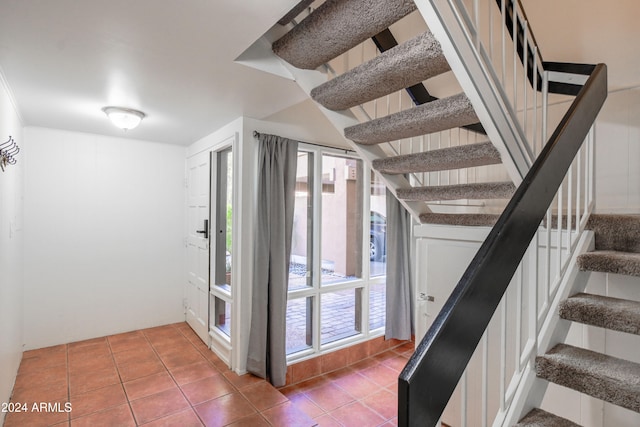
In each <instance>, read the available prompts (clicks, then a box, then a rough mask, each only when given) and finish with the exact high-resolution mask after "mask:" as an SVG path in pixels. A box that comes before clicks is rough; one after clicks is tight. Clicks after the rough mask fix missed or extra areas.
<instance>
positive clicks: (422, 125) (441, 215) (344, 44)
mask: <svg viewBox="0 0 640 427" xmlns="http://www.w3.org/2000/svg"><path fill="white" fill-rule="evenodd" d="M415 10H416V6H415V4H414V3H413V1H411V0H393V1H377V0H339V1H336V0H327V1H325V2H324V3H322V4H321V5H320V6H319V7H318V8H317V9H316V10H314V11H313V12H312V13H311V14H309V15H308V16H307V17H306V18H304V19H303V20H302V21H301V22H300V23H299V24H298V25H296V26H295V27H293V28H292V29H291V30H290V31H289V32H287V33H286V34H285V35H284V36H282V37H281V38H279V39H278V40H276V41H275V42H274V43H273V46H272V48H273V52H274V53H275V54H276V55H278V56H279V57H280V58H282V59H283V60H285V61H286V62H288V63H289V64H291V65H292V66H294V67H297V68H301V69H309V70H313V69H316V68H318V67H320V66H322V65H323V64H325V63H329V62H331V61H332V60H334V59H335V58H336V57H338V56H339V55H342V54H344V53H345V52H347V51H349V50H350V49H352V48H354V47H355V46H357V45H360V44H361V43H362V42H364V41H366V40H367V39H369V38H371V37H374V36H376V35H377V34H379V33H380V32H382V31H383V30H385V31H388V30H387V28H389V27H390V26H392V25H393V24H394V23H396V22H398V21H399V20H401V19H402V18H404V17H406V16H407V15H409V14H410V13H412V12H414V11H415ZM449 71H450V67H449V64H448V62H447V60H446V58H445V56H444V54H443V52H442V49H441V48H440V44H439V43H438V41H437V40H436V39H435V37H434V36H433V34H431V33H430V32H429V31H426V32H423V33H421V34H418V35H417V36H415V37H413V38H411V39H409V40H408V41H406V42H404V43H401V44H399V45H397V46H395V47H393V48H391V49H389V50H386V51H384V52H382V53H381V54H379V55H377V56H375V57H374V58H373V59H371V60H368V61H365V62H363V63H361V64H359V65H357V66H355V67H353V68H351V69H349V70H347V71H346V72H344V73H343V74H340V75H338V76H336V77H334V78H332V79H330V80H328V81H327V82H325V83H323V84H321V85H319V86H316V87H314V88H313V89H312V90H311V91H310V96H311V97H312V98H313V99H314V100H315V101H316V102H318V103H319V104H320V105H322V106H323V107H324V108H326V109H328V110H331V111H338V112H340V111H343V110H348V109H350V108H356V107H359V106H361V105H363V104H365V103H367V102H370V101H374V100H377V99H379V98H382V97H385V96H387V95H391V94H393V93H396V92H397V91H402V90H405V89H406V88H410V87H412V86H415V85H417V84H421V83H423V82H427V84H428V81H429V80H430V79H433V78H435V77H437V76H440V75H442V74H443V73H447V72H449ZM478 121H479V120H478V116H477V115H476V113H475V111H474V108H473V106H472V104H471V102H470V100H469V98H468V97H467V96H466V95H465V94H464V93H458V94H454V95H452V96H448V97H444V98H441V99H436V100H434V101H431V102H428V103H424V104H421V105H417V106H415V107H413V108H409V109H405V110H402V111H398V112H395V113H392V114H388V115H384V116H382V117H375V118H372V119H370V120H367V121H364V122H362V123H358V124H355V125H351V126H348V127H346V128H344V129H343V132H344V135H345V137H346V138H347V139H349V140H351V141H352V142H353V144H355V145H356V146H358V147H359V148H360V149H364V150H366V149H367V147H371V146H379V145H381V144H385V143H391V142H394V141H398V143H397V144H398V145H400V144H404V145H409V144H410V141H411V140H412V138H425V136H426V135H433V134H437V133H441V132H443V131H449V130H451V129H458V128H462V127H465V126H468V125H474V124H477V123H478ZM398 145H396V146H398ZM396 151H402V148H399V149H398V150H396ZM383 153H384V154H383V155H376V156H375V158H374V159H373V162H372V168H373V169H374V170H376V171H377V172H379V173H381V174H383V176H386V177H387V178H388V177H389V176H392V175H395V176H403V175H404V176H411V177H412V178H415V177H416V176H421V177H425V176H426V174H430V173H434V172H444V173H448V172H450V173H454V174H458V175H457V176H460V175H459V173H458V171H459V170H462V169H468V168H477V167H482V166H489V165H497V164H501V162H502V160H501V155H500V152H499V150H498V149H496V147H495V146H494V145H493V144H492V143H491V142H488V141H485V142H480V143H470V144H464V145H462V144H461V145H455V146H451V147H446V148H436V149H432V150H426V151H415V152H411V153H409V154H399V155H394V153H392V152H390V151H389V150H388V149H386V150H383ZM427 181H430V180H429V179H428V178H426V179H411V180H410V185H407V184H405V185H393V184H391V185H390V187H391V190H392V191H393V192H394V193H395V194H396V197H398V199H400V200H401V201H404V202H417V203H418V206H419V208H418V209H417V210H413V211H412V213H413V214H414V217H415V219H416V221H419V222H422V223H435V224H448V225H473V226H480V225H483V226H489V225H493V224H494V223H495V221H496V220H497V218H498V215H497V214H498V213H499V212H500V210H501V207H504V204H505V203H506V200H508V199H510V198H511V196H512V195H513V193H514V191H515V185H514V184H513V182H512V181H511V180H509V181H497V182H496V181H482V180H476V181H475V182H461V181H464V180H460V179H457V180H456V181H458V182H455V183H451V182H446V183H442V182H441V183H438V182H437V181H440V180H439V179H438V180H435V179H434V180H432V181H436V182H435V183H432V182H427ZM443 181H444V180H443ZM447 181H454V180H447ZM386 182H387V183H389V182H392V181H389V180H387V181H386ZM461 201H462V202H461ZM468 201H478V203H476V204H473V203H471V204H469V203H468ZM486 201H497V203H493V204H491V208H490V209H486V208H483V206H485V202H486ZM443 202H445V206H447V207H449V208H447V207H443V204H442V203H443ZM447 202H450V204H448V205H447V204H446V203H447ZM414 205H416V204H415V203H414ZM468 205H470V206H471V208H470V209H468V208H467V207H466V206H468ZM495 206H498V207H497V208H496V207H495ZM434 210H438V212H434ZM410 211H411V210H410Z"/></svg>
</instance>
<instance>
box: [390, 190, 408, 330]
mask: <svg viewBox="0 0 640 427" xmlns="http://www.w3.org/2000/svg"><path fill="white" fill-rule="evenodd" d="M412 293H413V290H412V279H411V215H410V214H409V212H407V210H406V209H405V208H404V207H403V206H402V205H401V204H400V202H399V201H398V199H396V197H395V196H394V195H393V194H392V193H391V192H390V191H389V190H387V301H386V323H385V339H387V340H390V339H392V338H395V339H399V340H410V339H411V336H412V334H413V331H414V325H413V295H412Z"/></svg>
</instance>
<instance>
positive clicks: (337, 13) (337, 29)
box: [272, 0, 416, 70]
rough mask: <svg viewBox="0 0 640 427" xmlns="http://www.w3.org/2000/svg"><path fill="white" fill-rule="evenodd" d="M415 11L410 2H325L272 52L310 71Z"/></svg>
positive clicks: (370, 0)
mask: <svg viewBox="0 0 640 427" xmlns="http://www.w3.org/2000/svg"><path fill="white" fill-rule="evenodd" d="M415 9H416V5H415V4H414V3H413V1H412V0H384V1H383V0H327V1H326V2H324V3H323V4H322V5H320V6H319V7H318V8H317V9H316V10H315V11H314V12H313V13H312V14H311V15H309V16H307V17H306V18H305V19H303V20H302V21H301V22H300V23H299V24H298V25H296V26H295V27H294V28H293V29H292V30H291V31H289V32H288V33H286V34H285V35H284V36H282V37H281V38H280V39H278V40H276V41H275V42H274V43H273V46H272V49H273V52H274V53H275V54H276V55H278V56H279V57H281V58H282V59H284V60H285V61H287V62H288V63H289V64H291V65H293V66H294V67H297V68H303V69H308V70H313V69H316V68H318V67H319V66H320V65H322V64H324V63H326V62H328V61H330V60H331V59H333V58H335V57H337V56H339V55H341V54H342V53H344V52H346V51H348V50H349V49H351V48H352V47H354V46H356V45H358V44H360V43H362V42H363V41H365V40H366V39H368V38H370V37H372V36H374V35H376V34H378V33H379V32H380V31H382V30H384V29H386V28H389V26H390V25H391V24H393V23H394V22H396V21H399V20H400V19H402V18H403V17H405V16H406V15H408V14H409V13H411V12H413V11H414V10H415Z"/></svg>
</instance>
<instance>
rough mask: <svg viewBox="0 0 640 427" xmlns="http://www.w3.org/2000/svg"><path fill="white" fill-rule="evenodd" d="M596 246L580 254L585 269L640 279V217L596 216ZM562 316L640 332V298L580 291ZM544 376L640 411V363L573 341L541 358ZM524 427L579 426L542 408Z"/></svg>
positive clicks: (523, 422)
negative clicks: (585, 347) (631, 298)
mask: <svg viewBox="0 0 640 427" xmlns="http://www.w3.org/2000/svg"><path fill="white" fill-rule="evenodd" d="M587 228H589V229H591V230H593V231H594V233H595V250H594V251H590V252H587V253H584V254H582V255H580V256H579V257H578V265H579V267H580V269H581V270H583V271H587V272H600V273H608V274H622V275H626V276H636V277H640V216H632V215H592V216H591V217H590V219H589V222H588V224H587ZM559 316H560V318H561V319H564V320H567V321H571V322H579V323H582V324H585V325H591V326H597V327H600V328H605V329H608V330H613V331H619V332H624V333H627V334H633V335H640V302H639V301H631V300H625V299H619V298H611V297H607V296H603V295H594V294H588V293H577V294H575V295H573V296H571V297H569V298H568V299H566V300H564V301H563V302H562V303H561V304H560V308H559ZM535 369H536V375H537V376H538V377H539V378H542V379H544V380H547V381H550V382H553V383H556V384H559V385H561V386H564V387H568V388H571V389H573V390H576V391H578V392H581V393H585V394H588V395H590V396H592V397H595V398H597V399H601V400H604V401H606V402H609V403H612V404H614V405H618V406H621V407H623V408H627V409H630V410H632V411H635V412H640V364H639V363H634V362H631V361H628V360H623V359H619V358H616V357H612V356H608V355H605V354H601V353H598V352H594V351H591V350H588V349H583V348H579V347H574V346H571V345H567V344H562V343H560V344H557V345H555V346H554V347H553V348H552V349H550V350H549V351H548V352H547V353H546V354H544V355H542V356H538V357H537V358H536V364H535ZM517 426H518V427H542V426H577V424H574V423H572V422H570V421H568V420H566V419H564V418H560V417H557V416H555V415H553V414H550V413H548V412H545V411H542V410H540V409H534V410H532V411H531V412H530V413H529V414H527V416H525V417H524V418H523V419H522V420H521V421H520V423H518V424H517Z"/></svg>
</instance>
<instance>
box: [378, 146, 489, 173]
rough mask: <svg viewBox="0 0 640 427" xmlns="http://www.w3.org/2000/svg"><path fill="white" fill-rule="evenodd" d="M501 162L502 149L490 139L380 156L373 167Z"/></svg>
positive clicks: (418, 168) (404, 169)
mask: <svg viewBox="0 0 640 427" xmlns="http://www.w3.org/2000/svg"><path fill="white" fill-rule="evenodd" d="M500 162H501V160H500V153H499V152H498V150H497V149H496V147H494V146H493V144H491V143H490V142H481V143H478V144H469V145H459V146H456V147H449V148H440V149H437V150H430V151H425V152H422V153H414V154H405V155H402V156H395V157H386V158H382V159H376V160H374V161H373V168H374V169H375V170H377V171H379V172H382V173H386V174H390V175H393V174H405V173H417V172H435V171H443V170H451V169H463V168H471V167H475V166H486V165H495V164H498V163H500Z"/></svg>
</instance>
